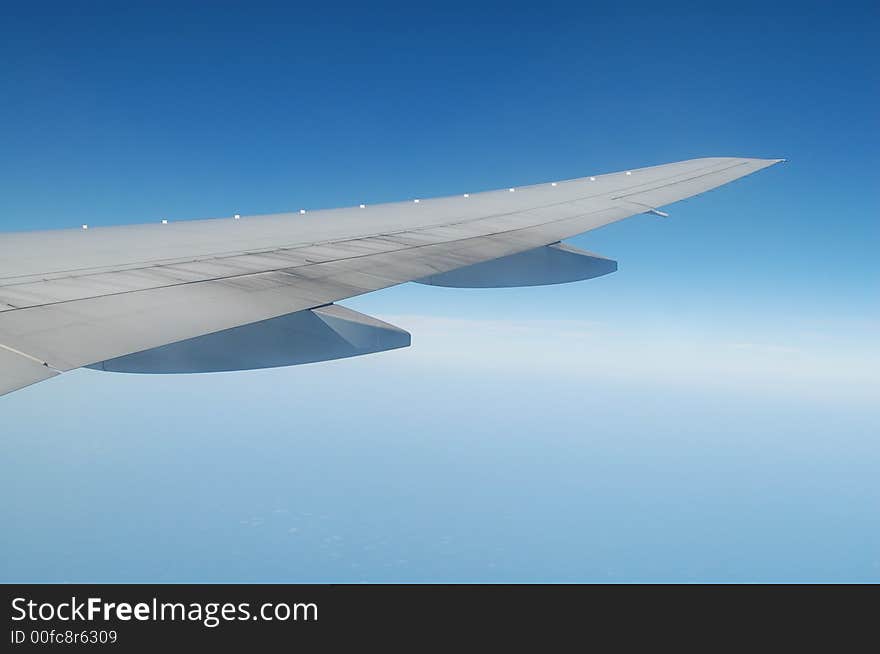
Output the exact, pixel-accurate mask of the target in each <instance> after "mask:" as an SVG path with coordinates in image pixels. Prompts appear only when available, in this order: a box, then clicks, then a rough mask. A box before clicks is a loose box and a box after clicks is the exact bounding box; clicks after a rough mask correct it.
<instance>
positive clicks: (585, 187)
mask: <svg viewBox="0 0 880 654" xmlns="http://www.w3.org/2000/svg"><path fill="white" fill-rule="evenodd" d="M779 161H781V160H779V159H745V158H708V159H693V160H689V161H682V162H678V163H671V164H666V165H662V166H652V167H648V168H640V169H633V170H630V171H623V172H618V173H611V174H607V175H595V176H592V177H584V178H579V179H572V180H566V181H559V182H552V183H546V184H537V185H534V186H523V187H516V188H510V189H502V190H498V191H488V192H482V193H470V194H462V195H458V196H452V197H443V198H434V199H413V200H410V201H406V202H395V203H388V204H377V205H370V206H364V205H361V206H359V207H351V208H343V209H331V210H320V211H303V210H301V211H297V212H293V213H285V214H273V215H260V216H240V217H239V216H235V217H229V218H220V219H210V220H194V221H183V222H176V223H175V222H172V223H167V224H166V223H165V222H164V221H163V222H162V223H157V224H152V225H130V226H119V227H102V228H85V226H83V228H82V229H75V230H56V231H47V232H25V233H12V234H3V235H0V394H3V393H7V392H10V391H13V390H16V389H18V388H22V387H24V386H27V385H29V384H32V383H35V382H38V381H41V380H44V379H48V378H50V377H53V376H55V375H57V374H59V373H61V372H65V371H68V370H72V369H75V368H80V367H83V366H90V367H95V368H98V369H104V370H116V371H127V372H200V371H209V370H234V369H241V368H249V367H250V368H253V367H266V366H270V365H291V364H293V363H302V362H307V361H317V360H324V359H329V358H338V357H340V356H353V355H356V354H363V353H366V352H374V351H380V350H382V349H390V348H392V347H401V346H404V345H408V344H409V335H408V334H406V332H403V331H402V330H399V329H397V328H395V327H393V326H391V325H387V324H385V323H382V322H381V321H378V320H376V319H374V318H370V317H368V316H362V315H361V314H357V313H355V312H353V311H351V310H348V309H345V308H344V307H340V306H338V305H334V304H333V303H334V302H337V301H339V300H343V299H345V298H349V297H353V296H356V295H361V294H363V293H368V292H370V291H375V290H378V289H381V288H385V287H388V286H393V285H395V284H400V283H403V282H408V281H421V282H423V283H427V284H435V285H445V286H483V287H485V286H513V285H528V284H545V283H559V282H562V281H572V280H574V279H587V278H589V277H595V276H597V275H599V274H605V273H607V272H611V271H612V270H613V269H616V264H615V263H614V262H613V261H610V260H608V259H605V258H603V257H599V256H597V255H593V254H590V253H586V252H582V251H580V250H576V249H575V248H571V247H570V246H566V245H564V244H561V243H560V241H561V240H562V239H565V238H568V237H571V236H574V235H577V234H580V233H583V232H586V231H589V230H592V229H596V228H598V227H601V226H603V225H607V224H609V223H612V222H615V221H617V220H621V219H623V218H626V217H628V216H632V215H634V214H641V213H648V212H653V213H659V214H660V215H663V212H661V211H659V209H658V208H659V207H661V206H663V205H666V204H669V203H671V202H675V201H678V200H682V199H684V198H688V197H691V196H694V195H697V194H699V193H702V192H704V191H707V190H710V189H712V188H715V187H717V186H721V185H723V184H726V183H728V182H730V181H733V180H735V179H738V178H740V177H743V176H745V175H749V174H751V173H753V172H755V171H758V170H761V169H762V168H766V167H768V166H771V165H773V164H775V163H777V162H779Z"/></svg>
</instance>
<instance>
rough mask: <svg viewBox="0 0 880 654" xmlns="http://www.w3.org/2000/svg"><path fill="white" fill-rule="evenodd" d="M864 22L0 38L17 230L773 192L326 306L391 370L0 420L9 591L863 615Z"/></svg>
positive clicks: (173, 13)
mask: <svg viewBox="0 0 880 654" xmlns="http://www.w3.org/2000/svg"><path fill="white" fill-rule="evenodd" d="M872 4H873V3H858V2H856V3H838V4H835V5H834V6H833V7H832V6H831V5H830V4H828V3H816V4H813V3H797V4H792V5H790V6H785V5H784V4H777V3H774V4H773V6H767V5H766V3H755V4H749V3H737V4H736V6H735V7H731V6H725V7H724V8H723V9H710V8H705V7H704V8H703V9H701V10H696V9H694V8H692V7H688V6H687V4H682V5H681V6H676V5H675V3H663V4H662V5H658V6H656V7H655V6H651V5H650V4H645V5H642V4H640V3H638V2H633V3H627V4H625V5H618V6H615V7H613V8H610V7H608V6H604V5H603V6H599V7H592V6H590V5H589V3H572V4H570V5H569V4H565V3H553V2H548V3H541V4H540V5H538V6H535V5H518V4H516V3H504V4H480V3H462V4H456V3H443V4H442V6H437V7H427V6H426V7H413V6H411V5H410V4H401V5H391V4H385V5H382V6H371V7H366V6H361V5H350V6H349V5H326V4H325V5H321V6H318V5H315V6H292V5H289V4H278V5H271V4H263V3H248V4H247V5H235V4H228V3H222V4H218V5H217V6H216V7H214V8H212V9H211V10H207V9H205V8H204V6H199V5H197V4H191V5H190V4H187V3H180V2H177V3H173V4H172V3H168V4H162V3H150V4H149V5H143V6H138V4H137V3H129V4H127V5H125V6H122V5H118V3H107V4H100V3H89V4H88V5H87V6H86V7H85V8H83V7H76V8H73V7H70V6H68V5H64V4H59V5H57V6H52V7H50V8H47V7H46V6H43V7H41V8H40V9H39V11H37V10H36V9H27V8H24V7H21V8H16V9H15V10H6V11H5V12H4V14H5V15H4V20H3V26H2V28H0V29H2V30H3V39H0V70H2V74H0V92H2V95H3V98H4V101H3V102H2V103H0V125H2V128H0V129H2V147H0V190H2V192H0V230H2V231H17V230H30V229H48V228H57V227H70V226H77V225H79V224H81V223H89V224H93V225H109V224H119V223H136V222H147V221H158V220H159V219H161V218H170V219H172V220H181V219H187V218H198V217H209V216H219V215H229V214H231V213H233V212H241V213H244V214H250V213H260V212H272V211H281V210H290V209H295V208H298V207H301V206H306V207H313V208H318V207H332V206H340V205H349V204H353V203H358V202H377V201H384V200H396V199H403V198H407V197H414V196H421V197H428V196H432V195H442V194H447V193H459V192H463V191H474V190H482V189H489V188H498V187H506V186H510V185H519V184H527V183H533V182H540V181H546V180H551V179H557V178H566V177H575V176H581V175H589V174H591V173H601V172H609V171H614V170H620V169H625V168H630V167H637V166H643V165H650V164H657V163H665V162H669V161H676V160H680V159H687V158H692V157H698V156H756V157H786V158H788V159H789V162H788V163H786V164H784V165H781V166H775V167H773V168H772V169H769V170H766V171H763V172H761V173H758V174H756V175H754V176H751V177H749V178H746V179H744V180H741V181H739V182H735V183H734V184H732V185H730V186H728V187H725V188H722V189H719V190H717V191H714V192H712V193H710V194H708V195H705V196H701V197H699V198H694V199H691V200H689V201H686V202H682V203H679V204H676V205H672V206H671V207H670V208H669V212H670V213H671V217H670V218H669V219H663V220H661V219H656V218H653V217H647V216H642V217H636V218H633V219H630V220H628V221H624V222H623V223H619V224H617V225H613V226H609V227H607V228H603V229H601V230H598V231H596V232H592V233H589V234H586V235H583V236H581V237H578V238H576V239H573V243H574V244H576V245H578V246H579V247H583V248H586V249H589V250H593V251H596V252H600V253H602V254H604V255H606V256H610V257H613V258H615V259H617V260H618V261H619V262H620V269H619V271H618V272H617V273H615V274H614V275H611V276H608V277H605V278H601V279H597V280H592V281H589V282H584V283H578V284H569V285H562V286H557V287H547V288H531V289H513V290H479V291H475V290H454V289H441V288H431V287H424V286H417V285H406V286H401V287H397V288H394V289H389V290H386V291H382V292H380V293H376V294H371V295H369V296H365V297H362V298H357V299H355V300H352V301H350V302H347V303H345V304H346V305H347V306H350V307H352V308H355V309H357V310H360V311H364V312H367V313H371V314H374V315H377V316H378V317H380V318H382V319H385V320H388V321H390V322H393V323H394V324H397V325H399V326H401V327H403V328H406V329H408V330H409V331H411V332H412V333H413V347H412V348H409V349H407V350H402V351H397V352H391V353H386V354H382V355H376V356H369V357H363V358H360V359H356V360H349V361H339V362H332V363H326V364H318V365H309V366H300V367H295V368H289V369H280V370H271V371H259V372H247V373H236V374H222V375H212V376H195V377H193V376H179V377H178V376H174V377H164V376H163V377H142V376H127V375H108V374H102V373H97V372H93V371H78V372H76V373H71V374H69V375H64V376H62V377H60V378H58V379H55V380H51V381H49V382H46V383H43V384H39V385H37V386H34V387H31V388H29V389H25V390H23V391H21V392H17V393H14V394H12V395H9V396H5V397H3V398H0V416H2V427H0V429H2V434H3V437H2V439H0V448H2V449H0V452H2V458H3V460H4V461H5V462H6V463H5V465H4V471H3V474H2V475H0V493H2V497H4V498H5V500H4V501H3V503H2V504H0V520H2V522H3V524H4V525H5V526H4V529H3V532H2V537H0V580H6V581H13V580H15V581H361V580H365V581H714V580H722V581H746V580H757V581H808V580H821V581H842V580H847V581H877V580H878V579H880V553H878V552H880V527H878V521H877V520H876V509H877V506H878V505H880V489H878V486H877V483H876V480H877V478H878V473H880V438H878V436H880V411H878V409H877V405H878V398H880V373H878V370H880V345H878V339H877V333H878V328H880V302H878V297H880V272H878V265H877V247H878V245H880V227H878V219H877V216H878V209H880V194H878V192H877V187H878V184H877V182H878V176H877V170H878V164H880V161H878V159H880V154H878V153H880V137H878V133H880V130H878V129H877V128H878V124H877V115H878V100H880V89H878V82H877V79H878V72H880V71H878V61H880V57H878V54H880V53H878V47H877V45H876V34H877V32H878V28H880V15H878V10H877V8H876V7H874V6H872ZM0 238H2V237H0Z"/></svg>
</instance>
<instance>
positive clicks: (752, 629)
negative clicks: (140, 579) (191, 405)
mask: <svg viewBox="0 0 880 654" xmlns="http://www.w3.org/2000/svg"><path fill="white" fill-rule="evenodd" d="M4 589H5V592H6V615H7V628H8V630H7V634H5V636H4V639H5V641H6V644H7V647H6V648H5V649H6V651H12V652H14V651H19V650H27V649H35V648H39V649H42V648H50V649H55V650H60V649H68V650H70V651H75V650H81V649H91V648H101V649H110V650H116V651H139V650H149V651H156V650H157V649H158V648H172V649H173V651H176V650H177V649H178V648H181V649H183V648H199V650H200V651H201V650H204V649H205V648H213V647H222V648H223V649H224V651H226V649H227V648H229V647H233V648H250V647H254V646H258V647H269V646H300V645H304V644H310V645H318V646H320V645H329V644H331V643H337V642H350V639H351V638H353V637H354V638H356V639H357V638H361V639H368V641H369V642H377V641H381V642H386V643H390V642H395V641H397V642H402V643H404V644H406V643H410V644H411V645H413V646H419V647H421V646H423V645H425V644H426V643H428V642H439V641H445V642H447V643H451V644H455V643H464V642H469V639H471V638H473V637H475V636H480V637H482V638H489V639H491V640H492V641H494V642H501V641H514V642H520V643H522V642H525V640H524V639H529V638H532V639H535V638H537V641H535V642H538V641H542V642H545V641H547V640H548V639H549V640H554V639H569V640H570V639H576V640H577V641H582V642H594V641H596V640H597V639H599V638H602V639H605V638H609V637H610V638H613V639H614V642H615V643H616V644H617V645H622V644H626V643H629V642H634V641H639V642H641V641H643V640H644V639H645V638H646V637H647V638H649V639H657V640H659V641H666V642H679V643H680V642H685V641H689V640H694V639H697V640H698V639H699V638H700V637H701V636H699V634H703V633H705V632H706V630H709V631H710V633H713V634H714V638H722V639H723V640H725V641H727V642H730V641H740V642H744V643H753V640H752V639H753V638H759V639H760V642H762V643H765V644H766V642H767V639H768V638H771V637H773V636H774V635H775V636H776V637H779V638H781V639H782V640H783V641H786V642H787V641H789V640H790V639H791V638H798V637H803V636H809V637H810V638H813V637H815V636H817V635H818V633H817V630H818V629H820V628H822V627H829V628H830V627H831V626H832V625H834V624H837V625H839V626H840V628H841V631H840V632H838V633H840V634H846V635H852V634H853V633H856V631H857V630H858V629H859V628H860V627H866V626H868V625H869V624H871V618H873V613H874V611H873V606H874V601H875V599H876V593H877V590H876V587H871V586H861V587H859V586H853V587H831V586H824V587H822V586H659V585H658V586H636V585H628V586H627V585H619V586H614V585H609V586H586V585H280V584H279V585H231V584H216V585H150V584H146V585H8V586H4ZM842 598H848V599H851V600H854V601H853V602H845V601H842ZM413 638H415V639H416V640H412V639H413ZM571 642H574V641H571Z"/></svg>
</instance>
